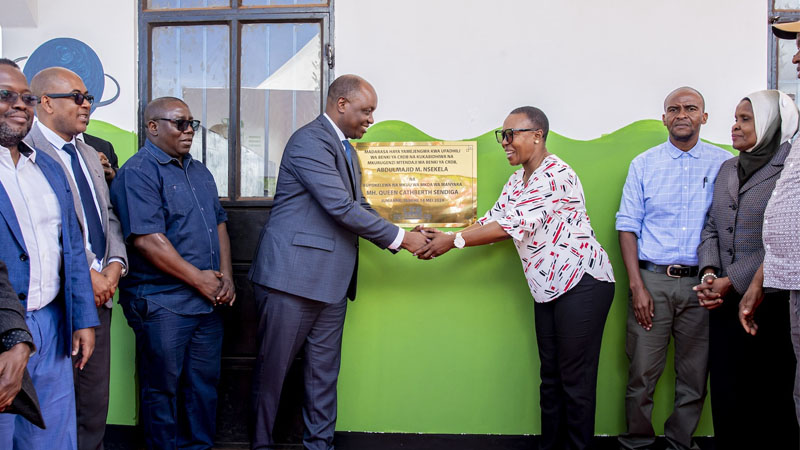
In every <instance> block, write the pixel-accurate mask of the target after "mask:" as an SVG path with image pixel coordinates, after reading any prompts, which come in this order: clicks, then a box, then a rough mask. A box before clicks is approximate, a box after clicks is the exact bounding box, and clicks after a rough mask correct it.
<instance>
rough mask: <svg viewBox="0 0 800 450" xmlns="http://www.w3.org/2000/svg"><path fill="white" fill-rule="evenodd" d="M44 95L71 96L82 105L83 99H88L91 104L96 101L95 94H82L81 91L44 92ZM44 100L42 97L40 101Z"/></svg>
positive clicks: (52, 96) (77, 103)
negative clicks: (67, 92) (63, 92)
mask: <svg viewBox="0 0 800 450" xmlns="http://www.w3.org/2000/svg"><path fill="white" fill-rule="evenodd" d="M42 97H50V98H70V97H72V100H73V101H74V102H75V104H76V105H82V104H83V101H84V100H86V101H87V102H89V104H90V105H91V104H92V103H94V95H92V94H81V93H80V92H70V93H69V94H42ZM41 102H42V99H41V98H39V103H41Z"/></svg>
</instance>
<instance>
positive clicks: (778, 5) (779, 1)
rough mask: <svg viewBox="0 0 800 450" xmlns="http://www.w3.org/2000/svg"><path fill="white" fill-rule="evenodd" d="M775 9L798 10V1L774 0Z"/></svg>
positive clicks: (799, 0)
mask: <svg viewBox="0 0 800 450" xmlns="http://www.w3.org/2000/svg"><path fill="white" fill-rule="evenodd" d="M774 4H775V9H784V10H786V9H800V0H775V3H774Z"/></svg>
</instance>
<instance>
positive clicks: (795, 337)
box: [789, 291, 800, 424]
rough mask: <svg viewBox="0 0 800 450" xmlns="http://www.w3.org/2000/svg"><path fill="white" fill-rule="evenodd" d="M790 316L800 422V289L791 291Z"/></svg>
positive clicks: (795, 394) (796, 400)
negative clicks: (795, 361)
mask: <svg viewBox="0 0 800 450" xmlns="http://www.w3.org/2000/svg"><path fill="white" fill-rule="evenodd" d="M789 318H790V320H791V323H792V345H793V346H794V356H795V359H797V369H796V370H795V373H794V409H795V414H796V415H797V423H798V424H800V291H789Z"/></svg>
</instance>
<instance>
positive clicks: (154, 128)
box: [147, 120, 158, 136]
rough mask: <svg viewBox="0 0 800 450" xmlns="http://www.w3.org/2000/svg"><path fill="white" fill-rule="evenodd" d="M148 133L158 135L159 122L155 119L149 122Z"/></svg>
mask: <svg viewBox="0 0 800 450" xmlns="http://www.w3.org/2000/svg"><path fill="white" fill-rule="evenodd" d="M147 133H148V134H150V135H151V136H158V124H157V123H156V121H155V120H151V121H150V122H147Z"/></svg>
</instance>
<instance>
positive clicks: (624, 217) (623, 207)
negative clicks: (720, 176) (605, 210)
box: [617, 141, 733, 266]
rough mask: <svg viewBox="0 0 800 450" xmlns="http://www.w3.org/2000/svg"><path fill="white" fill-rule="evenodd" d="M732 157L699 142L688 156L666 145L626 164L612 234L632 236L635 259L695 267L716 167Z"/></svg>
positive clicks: (714, 147) (669, 144)
mask: <svg viewBox="0 0 800 450" xmlns="http://www.w3.org/2000/svg"><path fill="white" fill-rule="evenodd" d="M732 156H733V155H731V154H730V153H729V152H727V151H725V150H723V149H721V148H719V147H716V146H714V145H711V144H707V143H705V142H702V141H698V142H697V145H695V146H694V147H693V148H692V149H691V150H689V151H688V152H684V151H682V150H680V149H678V148H677V147H675V146H674V145H672V143H671V142H670V141H667V142H665V143H663V144H661V145H658V146H656V147H653V148H651V149H649V150H647V151H646V152H644V153H642V154H640V155H639V156H637V157H636V158H634V159H633V161H631V166H630V169H629V170H628V178H627V179H626V180H625V187H624V188H623V189H622V200H621V201H620V205H619V211H618V212H617V230H618V231H630V232H632V233H635V234H636V236H637V238H638V239H637V244H638V247H639V248H638V250H639V259H640V260H646V261H650V262H653V263H655V264H684V265H689V266H694V265H697V246H698V245H699V244H700V232H701V231H702V230H703V224H704V222H705V217H706V211H707V210H708V207H709V206H710V205H711V199H712V197H713V194H714V181H715V180H716V178H717V172H718V171H719V168H720V166H721V165H722V163H723V162H724V161H725V160H727V159H729V158H731V157H732Z"/></svg>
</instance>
